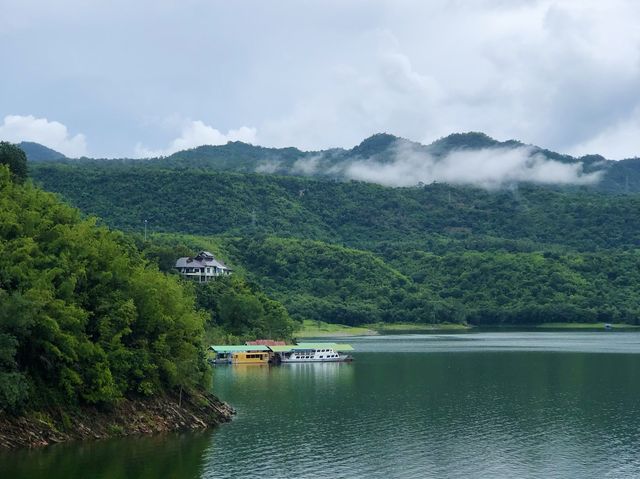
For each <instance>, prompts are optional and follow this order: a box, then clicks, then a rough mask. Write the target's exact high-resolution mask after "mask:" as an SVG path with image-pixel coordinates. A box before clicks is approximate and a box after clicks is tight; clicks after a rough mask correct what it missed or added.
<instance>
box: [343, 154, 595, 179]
mask: <svg viewBox="0 0 640 479" xmlns="http://www.w3.org/2000/svg"><path fill="white" fill-rule="evenodd" d="M345 174H346V176H347V177H348V178H351V179H355V180H361V181H368V182H371V183H378V184H381V185H386V186H413V185H416V184H418V182H422V183H425V184H429V183H433V182H443V183H451V184H465V185H475V186H480V187H483V188H489V189H492V188H499V187H502V186H505V185H509V184H513V183H519V182H532V183H545V184H563V185H566V184H578V185H580V184H592V183H595V182H597V181H598V180H599V178H600V173H589V174H585V173H584V172H583V165H582V163H571V164H567V163H561V162H559V161H554V160H549V159H547V158H546V157H545V156H543V155H541V154H533V155H532V151H531V148H529V147H519V148H485V149H480V150H459V151H453V152H451V153H450V154H448V155H447V156H445V157H444V158H434V157H432V156H430V155H427V154H425V153H422V152H417V151H414V150H412V149H410V148H401V149H398V150H397V151H396V153H395V155H394V159H393V161H391V162H386V163H381V162H378V161H371V160H363V161H356V162H354V163H352V164H350V165H347V166H346V168H345Z"/></svg>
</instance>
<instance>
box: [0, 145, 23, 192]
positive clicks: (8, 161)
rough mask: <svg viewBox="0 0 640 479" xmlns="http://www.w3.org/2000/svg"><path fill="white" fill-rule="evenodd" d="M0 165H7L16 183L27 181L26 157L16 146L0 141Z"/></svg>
mask: <svg viewBox="0 0 640 479" xmlns="http://www.w3.org/2000/svg"><path fill="white" fill-rule="evenodd" d="M0 165H7V166H8V167H9V171H11V175H12V177H13V178H14V179H15V180H16V181H19V182H23V181H24V180H26V179H27V175H28V172H27V155H25V153H24V151H22V150H21V149H20V148H19V147H18V146H16V145H13V144H11V143H8V142H6V141H0Z"/></svg>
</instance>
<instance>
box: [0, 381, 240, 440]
mask: <svg viewBox="0 0 640 479" xmlns="http://www.w3.org/2000/svg"><path fill="white" fill-rule="evenodd" d="M234 414H235V411H234V409H233V408H232V407H231V406H229V405H228V404H227V403H225V402H223V401H221V400H220V399H218V398H217V397H216V396H214V395H213V394H210V393H195V394H187V393H186V392H183V394H182V402H180V398H179V397H178V395H177V394H170V395H169V394H167V395H164V396H160V397H153V398H135V399H123V400H121V401H120V402H119V403H118V404H117V405H115V406H113V407H110V408H107V409H100V408H98V407H95V406H82V407H79V408H77V409H74V410H73V411H64V410H62V409H61V408H51V409H49V410H46V411H29V412H26V413H24V414H23V415H21V416H11V415H9V414H6V413H0V449H7V450H8V449H17V448H38V447H45V446H49V445H52V444H57V443H61V442H69V441H86V440H96V439H108V438H114V437H124V436H134V435H149V434H158V433H163V432H174V431H195V430H202V429H207V428H209V427H212V426H217V425H219V424H222V423H225V422H229V421H230V420H231V418H232V417H233V415H234Z"/></svg>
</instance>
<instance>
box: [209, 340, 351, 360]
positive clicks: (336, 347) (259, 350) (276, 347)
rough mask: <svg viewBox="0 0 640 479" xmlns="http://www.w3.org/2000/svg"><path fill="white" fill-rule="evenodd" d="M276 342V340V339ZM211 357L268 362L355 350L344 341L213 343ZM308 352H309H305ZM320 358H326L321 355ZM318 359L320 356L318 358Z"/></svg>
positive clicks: (212, 358) (215, 358)
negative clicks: (325, 352)
mask: <svg viewBox="0 0 640 479" xmlns="http://www.w3.org/2000/svg"><path fill="white" fill-rule="evenodd" d="M274 343H275V341H274ZM209 349H210V359H211V361H213V362H214V363H216V364H223V363H267V362H280V360H281V359H283V358H288V357H290V356H291V355H292V354H298V355H300V354H301V352H303V353H302V354H307V355H311V354H315V353H316V352H318V353H320V352H324V351H328V350H332V351H334V352H335V353H345V352H347V351H353V346H351V345H350V344H344V343H298V344H271V345H267V344H242V345H227V344H223V345H213V346H210V347H209ZM304 352H307V353H304ZM320 358H324V356H321V357H320ZM316 359H318V358H316Z"/></svg>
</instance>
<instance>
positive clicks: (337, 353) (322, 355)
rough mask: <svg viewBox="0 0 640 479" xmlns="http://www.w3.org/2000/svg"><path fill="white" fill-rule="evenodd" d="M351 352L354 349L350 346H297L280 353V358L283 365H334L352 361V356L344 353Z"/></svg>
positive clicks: (329, 344)
mask: <svg viewBox="0 0 640 479" xmlns="http://www.w3.org/2000/svg"><path fill="white" fill-rule="evenodd" d="M283 349H284V348H283ZM350 350H353V348H352V347H351V346H349V345H348V344H331V343H328V344H297V345H295V346H290V347H289V350H283V351H280V352H278V357H279V361H280V362H282V363H332V362H341V361H352V360H353V358H352V357H351V356H350V355H348V354H344V353H343V352H342V351H350Z"/></svg>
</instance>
